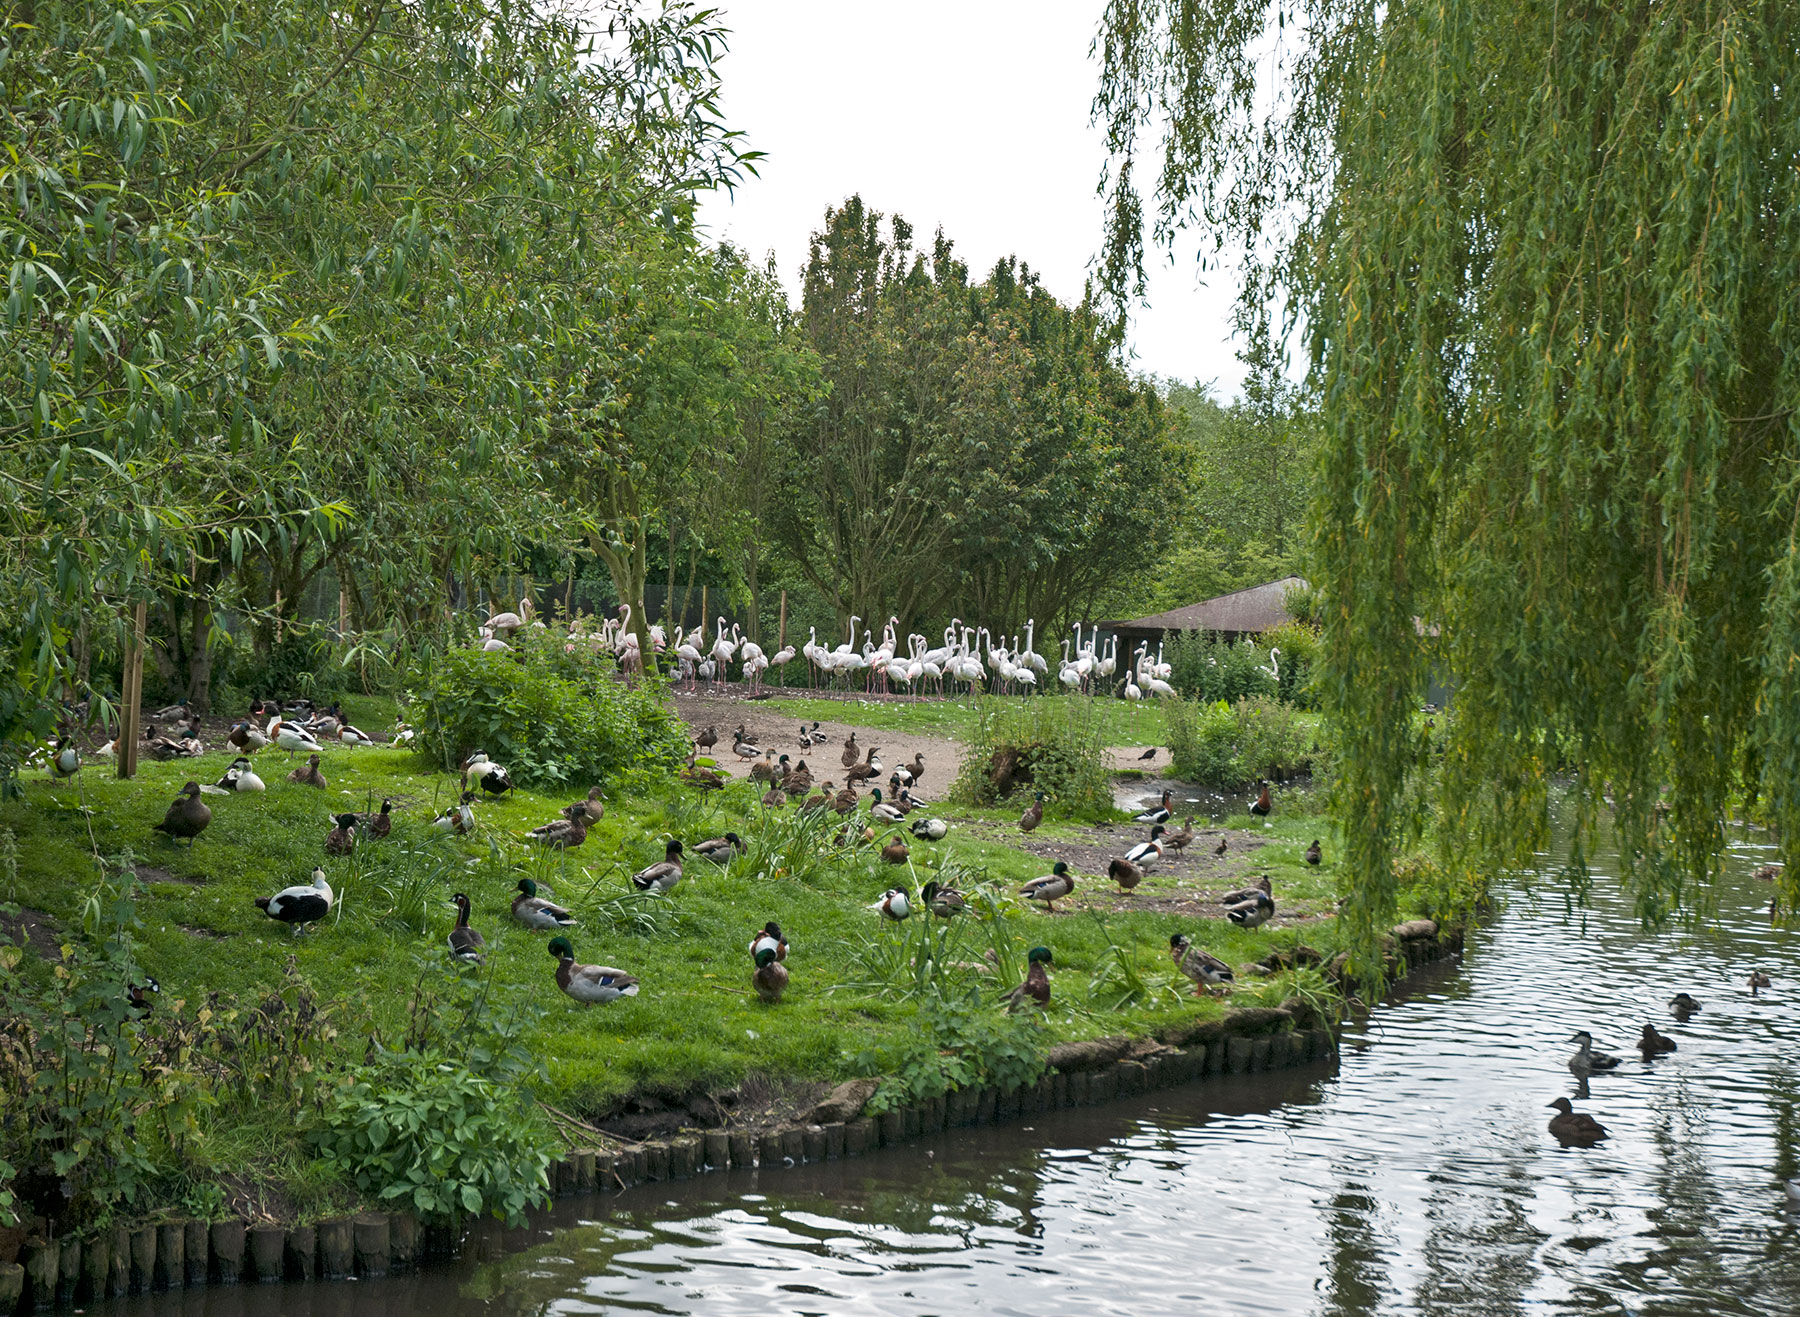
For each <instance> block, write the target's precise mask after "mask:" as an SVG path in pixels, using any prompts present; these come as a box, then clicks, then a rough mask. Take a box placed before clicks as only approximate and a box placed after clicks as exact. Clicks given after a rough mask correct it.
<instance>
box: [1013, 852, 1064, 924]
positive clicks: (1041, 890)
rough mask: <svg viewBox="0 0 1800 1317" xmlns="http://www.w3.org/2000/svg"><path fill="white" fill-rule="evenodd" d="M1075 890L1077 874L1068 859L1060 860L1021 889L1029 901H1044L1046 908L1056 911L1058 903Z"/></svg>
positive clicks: (1022, 894)
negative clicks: (1070, 867)
mask: <svg viewBox="0 0 1800 1317" xmlns="http://www.w3.org/2000/svg"><path fill="white" fill-rule="evenodd" d="M1074 890H1075V875H1074V874H1072V873H1070V872H1069V866H1068V864H1067V862H1066V861H1063V860H1058V861H1057V862H1056V863H1055V864H1054V865H1053V866H1051V869H1050V872H1049V873H1047V874H1045V875H1044V876H1043V877H1042V878H1033V879H1032V880H1031V881H1030V882H1028V883H1026V884H1025V885H1024V886H1023V887H1021V888H1020V889H1019V895H1020V896H1022V897H1024V898H1025V899H1026V900H1027V901H1042V902H1043V903H1044V909H1045V910H1047V911H1048V912H1049V913H1051V914H1055V913H1056V903H1057V902H1058V901H1060V900H1062V899H1063V898H1064V897H1065V896H1067V895H1068V894H1069V893H1070V892H1073V891H1074Z"/></svg>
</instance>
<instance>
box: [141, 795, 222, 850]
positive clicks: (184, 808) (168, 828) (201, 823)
mask: <svg viewBox="0 0 1800 1317" xmlns="http://www.w3.org/2000/svg"><path fill="white" fill-rule="evenodd" d="M211 822H212V811H211V810H210V809H208V808H207V807H206V802H205V801H203V800H201V799H200V784H199V783H198V782H189V783H187V784H186V785H185V786H183V787H182V788H181V790H180V792H178V793H177V794H176V796H175V799H174V801H173V802H172V803H171V804H170V805H169V810H168V813H166V814H164V815H163V818H162V822H161V823H156V824H152V825H151V826H152V828H153V829H154V830H155V831H157V832H160V833H163V834H164V835H166V836H167V837H168V838H169V840H170V841H173V840H174V839H175V838H177V837H186V838H187V839H188V846H189V847H190V848H191V847H192V846H193V844H194V838H195V837H198V836H199V835H200V834H201V833H203V832H205V831H206V825H207V824H209V823H211Z"/></svg>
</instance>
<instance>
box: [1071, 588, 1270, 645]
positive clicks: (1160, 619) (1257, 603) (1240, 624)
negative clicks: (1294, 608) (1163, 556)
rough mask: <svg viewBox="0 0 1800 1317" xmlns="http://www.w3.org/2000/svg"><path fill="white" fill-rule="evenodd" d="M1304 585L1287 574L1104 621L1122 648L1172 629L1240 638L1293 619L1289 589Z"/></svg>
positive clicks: (1233, 638) (1161, 635)
mask: <svg viewBox="0 0 1800 1317" xmlns="http://www.w3.org/2000/svg"><path fill="white" fill-rule="evenodd" d="M1305 588H1306V581H1305V580H1304V578H1302V577H1298V576H1284V577H1282V578H1281V579H1280V580H1279V581H1270V582H1269V583H1268V584H1267V585H1253V586H1251V587H1250V588H1249V589H1247V590H1234V591H1232V593H1230V594H1222V595H1220V596H1219V597H1218V598H1217V599H1207V600H1203V601H1202V602H1200V603H1197V604H1188V605H1186V606H1185V607H1182V608H1171V609H1170V610H1169V611H1168V612H1166V613H1152V614H1151V615H1150V616H1149V617H1139V618H1134V619H1132V620H1131V621H1128V622H1107V623H1103V624H1102V625H1103V626H1105V627H1106V629H1107V630H1109V631H1114V632H1117V633H1118V636H1119V645H1120V648H1121V649H1123V648H1125V646H1126V644H1127V642H1131V643H1135V642H1137V641H1149V642H1150V643H1152V644H1154V643H1155V642H1157V641H1159V640H1161V639H1162V638H1163V637H1164V635H1165V634H1166V633H1167V632H1170V631H1211V632H1216V633H1218V634H1220V635H1223V636H1224V637H1225V638H1226V639H1228V640H1238V639H1241V638H1242V637H1244V636H1259V635H1261V634H1262V633H1263V632H1265V631H1272V630H1274V629H1275V628H1276V627H1278V626H1280V625H1281V624H1282V623H1284V622H1291V621H1293V620H1294V615H1293V614H1292V613H1290V612H1288V609H1287V592H1288V591H1289V590H1291V589H1305Z"/></svg>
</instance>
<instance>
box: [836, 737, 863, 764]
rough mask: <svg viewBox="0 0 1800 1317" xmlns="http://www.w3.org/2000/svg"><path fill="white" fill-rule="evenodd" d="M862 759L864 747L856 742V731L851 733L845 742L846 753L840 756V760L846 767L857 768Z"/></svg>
mask: <svg viewBox="0 0 1800 1317" xmlns="http://www.w3.org/2000/svg"><path fill="white" fill-rule="evenodd" d="M861 760H862V748H861V747H860V746H858V745H857V744H856V733H855V732H851V733H850V739H849V740H847V741H845V742H844V753H843V754H841V755H839V756H838V762H839V763H841V764H842V765H843V766H844V767H845V768H855V767H856V765H857V764H858V763H859V762H860V761H861Z"/></svg>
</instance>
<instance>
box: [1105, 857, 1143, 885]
mask: <svg viewBox="0 0 1800 1317" xmlns="http://www.w3.org/2000/svg"><path fill="white" fill-rule="evenodd" d="M1106 876H1107V877H1108V878H1110V879H1112V880H1113V881H1114V882H1115V883H1117V884H1118V885H1119V891H1120V892H1129V891H1130V890H1131V889H1132V888H1134V887H1136V886H1137V885H1138V884H1139V883H1141V882H1143V881H1144V871H1143V870H1142V869H1140V868H1138V867H1137V865H1135V864H1133V863H1132V862H1131V861H1130V860H1114V861H1113V862H1112V863H1111V864H1109V865H1107V866H1106Z"/></svg>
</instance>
